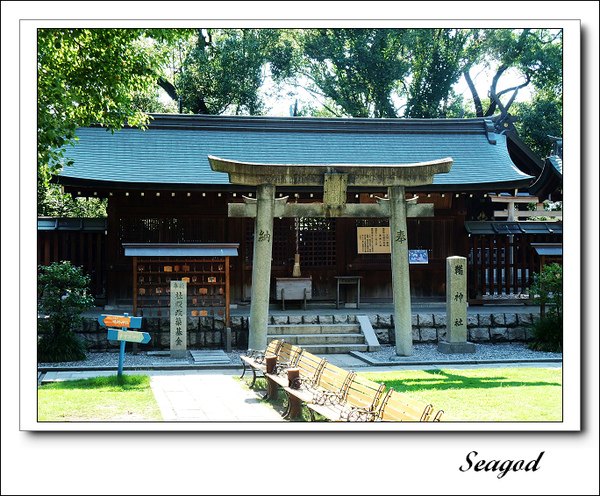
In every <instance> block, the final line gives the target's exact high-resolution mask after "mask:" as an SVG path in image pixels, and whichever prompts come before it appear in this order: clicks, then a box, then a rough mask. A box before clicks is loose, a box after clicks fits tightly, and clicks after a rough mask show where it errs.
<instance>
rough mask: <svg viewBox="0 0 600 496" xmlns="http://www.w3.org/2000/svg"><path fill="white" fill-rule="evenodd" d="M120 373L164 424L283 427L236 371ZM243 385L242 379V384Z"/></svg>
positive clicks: (76, 374)
mask: <svg viewBox="0 0 600 496" xmlns="http://www.w3.org/2000/svg"><path fill="white" fill-rule="evenodd" d="M324 358H327V360H328V361H330V362H331V363H334V364H336V365H338V366H340V367H342V368H346V369H353V370H357V369H358V366H359V365H360V369H358V370H360V372H385V371H389V370H419V369H423V368H427V369H435V368H438V369H472V368H478V367H479V368H493V367H543V368H560V367H562V363H560V362H540V361H533V362H519V363H496V364H475V363H461V364H456V365H448V364H439V365H435V364H428V365H426V366H424V365H410V364H398V365H392V366H384V367H382V366H376V367H365V366H364V362H362V361H361V360H359V359H358V358H356V357H353V356H351V355H324ZM123 373H124V374H144V375H148V376H150V384H151V386H152V390H153V392H154V396H155V397H156V400H157V402H158V405H159V407H160V411H161V413H162V416H163V419H164V421H166V422H173V421H182V422H186V421H187V422H283V419H282V418H281V415H280V413H279V412H277V411H275V410H274V409H273V408H272V407H271V406H270V405H269V404H266V403H263V402H261V401H260V395H261V394H262V392H260V391H249V390H248V389H247V388H245V387H243V386H242V385H241V384H240V383H239V381H238V380H237V377H239V375H240V374H241V367H240V368H239V369H231V368H228V369H201V370H199V369H189V368H188V369H181V370H164V369H163V370H161V369H147V370H124V371H123ZM115 374H116V370H114V369H111V370H72V371H65V370H63V371H56V372H55V371H48V372H45V373H43V374H42V375H41V376H40V378H39V379H40V382H42V383H45V382H53V381H63V380H72V379H85V378H90V377H98V376H107V375H115ZM243 380H246V377H245V378H244V379H243Z"/></svg>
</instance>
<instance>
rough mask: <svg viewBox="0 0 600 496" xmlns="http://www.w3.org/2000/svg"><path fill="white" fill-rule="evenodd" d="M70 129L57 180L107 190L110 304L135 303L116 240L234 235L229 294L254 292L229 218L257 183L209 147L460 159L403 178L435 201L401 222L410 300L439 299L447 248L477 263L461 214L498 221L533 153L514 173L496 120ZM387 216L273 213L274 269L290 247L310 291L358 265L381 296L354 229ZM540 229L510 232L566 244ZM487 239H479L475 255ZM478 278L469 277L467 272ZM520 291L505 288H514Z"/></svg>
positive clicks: (373, 196)
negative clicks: (417, 255) (227, 167)
mask: <svg viewBox="0 0 600 496" xmlns="http://www.w3.org/2000/svg"><path fill="white" fill-rule="evenodd" d="M78 136H79V137H80V142H79V143H78V144H77V145H76V147H74V148H73V150H69V151H68V153H67V155H68V156H69V158H73V159H74V160H75V166H73V167H67V168H65V169H64V170H63V172H62V173H61V175H60V176H59V177H58V178H57V181H58V182H59V183H60V184H62V185H63V187H64V189H65V191H66V192H68V193H71V194H72V195H73V196H89V197H103V198H107V199H108V207H107V214H108V218H107V219H103V222H105V223H106V225H105V230H104V232H103V234H102V236H101V237H102V238H103V239H102V241H101V242H100V241H98V243H104V244H97V247H101V250H100V252H101V255H99V254H98V253H100V252H97V251H94V250H95V249H96V247H93V248H90V250H92V251H91V253H92V255H91V256H92V257H94V259H93V261H92V265H94V264H95V266H94V267H92V266H90V268H89V269H86V271H87V270H90V271H92V272H94V273H96V274H98V275H100V274H101V276H100V278H99V281H100V282H99V283H98V285H97V286H96V287H95V289H94V294H95V296H96V297H97V298H99V299H100V301H101V302H103V303H106V304H108V305H131V304H132V301H133V292H134V287H133V280H132V263H131V259H130V258H128V257H127V256H126V255H125V249H124V244H127V243H213V244H214V243H216V244H219V243H235V244H237V245H239V255H238V256H236V257H232V258H230V261H229V265H230V266H229V280H230V295H231V302H232V303H235V302H244V301H248V300H249V298H250V287H251V280H252V260H253V251H252V250H253V233H254V220H253V219H252V218H244V217H228V204H230V203H236V202H240V203H242V202H243V198H242V197H243V196H246V197H250V198H255V197H256V188H255V187H249V186H240V185H235V184H231V183H229V181H228V180H227V177H226V175H224V174H218V173H213V172H212V171H210V167H209V165H208V160H207V157H208V156H209V155H211V154H212V155H218V156H222V157H226V158H234V159H235V158H240V159H241V158H243V159H245V160H248V161H253V162H262V163H277V162H278V163H296V164H300V163H304V164H307V163H361V164H364V163H367V164H370V163H372V164H385V163H397V162H398V157H401V158H403V159H404V162H405V163H406V162H416V161H427V160H431V159H432V158H439V157H452V159H453V160H454V165H453V167H452V171H451V172H450V173H449V174H447V176H448V178H442V179H441V180H439V181H437V180H436V181H434V183H433V184H431V185H428V186H417V187H407V188H406V198H407V199H411V198H413V199H414V198H415V197H416V200H415V201H416V202H417V203H418V204H421V203H429V204H433V210H434V215H433V217H414V218H408V219H407V231H408V232H407V238H408V244H409V246H408V248H409V250H420V252H421V253H423V252H425V253H426V255H427V257H426V263H415V264H411V265H410V286H411V293H412V294H411V296H412V297H414V298H417V299H418V298H424V299H425V298H436V299H442V298H443V297H444V295H445V260H446V258H447V257H449V256H464V257H467V258H468V259H469V260H471V261H473V262H472V263H473V264H477V263H479V262H478V260H479V258H477V256H473V255H472V254H473V253H479V251H478V250H479V248H480V247H481V246H482V243H487V242H488V238H489V234H475V233H474V232H469V231H468V230H467V228H466V224H465V223H468V222H471V223H473V222H486V221H490V220H491V219H494V218H495V217H494V213H495V212H496V211H497V210H498V208H499V207H501V206H500V205H498V204H497V203H494V202H492V200H491V198H492V197H494V196H498V195H501V194H506V195H511V196H514V195H516V192H517V191H527V187H528V185H529V184H530V183H531V182H532V181H533V180H534V179H535V175H533V174H534V173H533V172H531V167H532V166H531V164H529V166H530V168H529V169H527V172H522V171H523V170H525V168H524V167H523V166H522V165H521V164H520V163H519V160H524V159H522V158H520V156H519V155H513V154H510V156H509V152H510V150H509V149H507V147H509V146H512V145H511V143H513V142H512V141H510V140H506V139H505V137H504V135H501V134H498V132H497V130H496V131H495V129H494V120H493V119H492V120H490V119H443V120H424V119H417V120H414V121H411V120H404V119H397V120H392V119H312V118H266V117H264V118H255V117H252V118H250V117H232V116H227V117H225V116H189V115H155V116H154V120H153V121H151V124H150V126H149V128H148V129H147V130H146V131H143V132H142V131H139V130H136V129H127V128H126V129H123V130H121V131H119V132H117V133H114V135H111V134H110V133H106V132H105V130H103V129H102V128H82V129H80V130H78ZM474 157H475V158H474ZM534 165H536V164H534ZM537 165H539V164H537ZM542 165H543V163H542ZM222 176H225V177H222ZM441 176H446V175H445V174H442V175H441ZM386 193H387V191H384V190H379V189H377V188H359V187H348V190H347V198H346V202H347V204H349V205H350V204H353V203H356V204H368V203H376V202H377V197H381V198H384V197H385V196H386ZM277 196H289V200H288V203H290V202H298V203H315V202H321V201H322V200H323V189H322V188H312V187H294V186H286V187H281V188H278V190H277ZM540 201H541V200H540ZM388 225H389V224H388V219H385V218H343V217H342V218H335V217H322V218H286V217H283V218H277V217H276V218H275V219H274V226H273V229H274V237H273V241H274V242H273V252H272V277H273V278H275V277H278V278H279V277H290V276H291V275H292V269H293V265H294V256H295V254H296V251H297V252H298V253H299V255H300V267H301V273H302V277H312V281H313V284H312V287H313V294H312V299H313V300H317V301H331V302H333V301H335V297H336V279H335V276H362V279H361V301H362V302H364V303H367V304H368V303H369V302H389V301H391V299H392V280H391V267H390V254H389V253H379V252H371V253H362V252H361V253H359V245H358V234H357V233H358V229H360V228H365V227H369V228H378V229H379V228H382V227H387V226H388ZM51 232H52V233H53V234H50V233H51ZM546 232H547V235H546V236H545V237H540V236H541V235H540V236H538V237H537V238H533V237H531V236H529V235H528V234H524V233H521V234H523V235H522V236H521V237H517V238H511V239H512V241H511V242H512V243H529V242H561V241H562V231H561V234H560V235H559V234H558V233H552V232H550V231H546ZM97 234H100V232H98V233H97ZM62 235H63V234H62V233H61V230H60V229H55V230H54V231H51V230H48V231H46V233H45V234H44V235H43V236H45V237H47V239H46V238H44V239H42V240H41V241H40V242H39V245H40V244H43V245H44V247H41V246H38V261H39V262H40V263H46V262H48V261H51V260H50V259H49V258H47V257H46V258H43V257H42V258H41V259H40V254H44V253H48V250H49V248H47V247H48V246H50V247H54V246H55V245H57V244H60V243H61V242H60V241H55V240H53V239H51V238H52V237H53V236H54V237H57V236H62ZM483 237H485V239H484V238H483ZM501 237H502V235H501V234H499V235H497V237H496V238H495V239H496V240H495V241H494V243H493V246H494V247H500V251H502V250H503V249H504V248H502V247H503V246H504V243H505V241H503V239H502V238H501ZM40 239H41V238H40ZM515 239H516V240H517V241H515ZM475 240H477V243H479V245H477V247H475V245H474V243H475V242H476V241H475ZM523 240H524V241H523ZM528 240H531V241H528ZM53 249H54V248H51V249H50V251H52V250H53ZM488 249H489V246H488V245H486V247H485V249H484V250H483V251H482V253H488V251H487V250H488ZM495 249H496V248H493V250H495ZM519 250H521V248H519ZM523 250H525V251H527V249H526V248H523ZM75 251H76V250H75ZM75 251H74V249H71V251H70V252H69V253H70V254H73V253H75ZM59 252H60V249H57V253H59ZM519 253H520V252H519ZM70 254H61V255H60V256H62V257H69V256H72V255H70ZM536 256H537V255H536V254H535V253H534V255H533V259H532V258H528V264H533V266H530V268H529V270H530V271H531V273H532V271H535V270H536ZM491 259H492V260H501V261H502V260H505V261H506V260H508V262H506V263H509V264H510V263H514V259H511V258H506V257H503V256H500V257H497V256H492V258H491ZM484 260H487V258H485V257H484ZM511 260H513V261H511ZM503 263H504V262H503ZM100 266H101V267H100ZM477 270H480V269H479V268H478V269H477ZM478 280H479V279H477V278H473V280H472V281H469V283H470V284H471V282H473V283H475V281H478ZM484 280H485V281H487V280H489V278H488V279H485V278H484ZM486 284H487V283H486ZM273 286H274V285H272V287H273ZM523 288H525V286H522V287H521V286H518V287H515V286H511V287H510V288H508V289H509V292H511V293H512V292H513V291H514V290H515V289H517V290H518V291H522V290H523ZM490 289H491V290H492V293H490V294H493V293H494V292H497V291H498V286H497V285H496V286H495V287H491V286H490V288H488V287H483V286H481V284H480V285H479V286H478V287H477V288H475V287H474V286H472V287H470V296H471V297H472V298H473V299H476V298H477V297H478V295H479V296H481V295H485V294H487V292H489V291H490ZM500 290H501V291H505V290H506V288H505V287H503V288H500Z"/></svg>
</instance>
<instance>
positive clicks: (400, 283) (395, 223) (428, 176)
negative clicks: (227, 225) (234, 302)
mask: <svg viewBox="0 0 600 496" xmlns="http://www.w3.org/2000/svg"><path fill="white" fill-rule="evenodd" d="M208 160H209V163H210V166H211V168H212V169H213V170H214V171H217V172H225V173H228V174H229V181H230V182H231V183H232V184H241V185H245V186H256V187H257V192H256V199H252V198H244V203H230V204H229V216H230V217H254V218H255V223H254V260H253V268H252V287H251V293H250V333H249V337H248V347H249V348H250V349H265V348H266V345H267V324H268V318H269V293H270V283H271V256H272V251H273V236H272V233H273V218H274V217H389V219H390V233H391V237H392V239H391V241H392V288H393V295H394V322H395V335H396V353H397V355H399V356H410V355H412V353H413V351H412V324H411V302H410V278H409V263H408V239H407V229H406V218H407V216H408V217H417V216H418V217H433V205H432V204H416V203H415V202H413V203H410V202H411V200H408V201H407V200H406V199H405V188H406V186H423V185H427V184H431V183H432V182H433V178H434V175H435V174H440V173H447V172H450V168H451V167H452V159H451V158H443V159H441V160H434V161H431V162H422V163H415V164H399V165H354V164H335V165H293V164H257V163H248V162H238V161H234V160H226V159H223V158H219V157H214V156H211V155H209V156H208ZM277 186H322V187H323V202H322V203H287V197H284V198H279V199H275V188H276V187H277ZM348 186H355V187H387V188H388V199H387V200H384V199H381V198H378V199H377V200H378V203H377V204H352V203H346V190H347V187H348ZM415 201H416V200H415Z"/></svg>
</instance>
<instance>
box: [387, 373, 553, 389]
mask: <svg viewBox="0 0 600 496" xmlns="http://www.w3.org/2000/svg"><path fill="white" fill-rule="evenodd" d="M423 373H425V374H430V375H431V377H430V378H425V379H424V378H423V377H418V378H414V379H398V380H394V379H387V380H385V381H384V382H385V385H386V388H390V387H393V388H394V389H395V390H396V391H399V392H407V393H410V392H412V391H422V390H424V389H433V390H437V391H444V390H450V389H492V388H506V387H528V386H559V387H560V386H562V384H561V383H560V382H547V381H535V380H534V381H531V380H529V381H528V380H515V379H510V378H507V377H498V376H493V377H467V376H465V375H461V374H460V373H457V372H451V371H449V370H439V369H431V370H423Z"/></svg>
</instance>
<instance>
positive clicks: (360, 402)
mask: <svg viewBox="0 0 600 496" xmlns="http://www.w3.org/2000/svg"><path fill="white" fill-rule="evenodd" d="M384 391H385V384H379V383H377V382H374V381H371V380H369V379H365V378H364V377H361V376H359V375H356V374H355V373H353V377H352V379H351V380H350V381H349V383H348V386H347V388H346V390H345V393H344V396H343V398H340V401H329V402H327V403H324V404H321V403H320V402H311V403H307V404H306V406H307V407H308V409H309V411H310V418H311V421H313V422H314V421H315V415H314V414H315V413H318V414H319V415H322V416H324V417H326V418H327V419H329V420H332V421H334V422H372V421H374V420H375V419H376V418H377V412H378V406H379V402H380V401H381V398H382V396H383V392H384Z"/></svg>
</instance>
